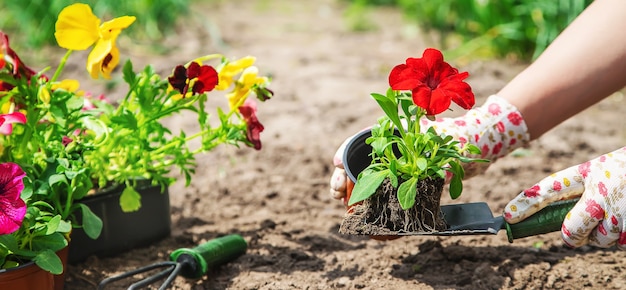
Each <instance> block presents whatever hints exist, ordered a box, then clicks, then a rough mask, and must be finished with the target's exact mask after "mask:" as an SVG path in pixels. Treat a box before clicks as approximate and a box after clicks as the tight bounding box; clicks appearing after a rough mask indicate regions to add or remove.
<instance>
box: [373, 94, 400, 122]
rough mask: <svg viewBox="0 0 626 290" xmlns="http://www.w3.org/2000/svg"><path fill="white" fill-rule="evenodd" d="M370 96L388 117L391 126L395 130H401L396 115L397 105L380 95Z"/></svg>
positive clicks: (398, 118)
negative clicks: (392, 125) (394, 127)
mask: <svg viewBox="0 0 626 290" xmlns="http://www.w3.org/2000/svg"><path fill="white" fill-rule="evenodd" d="M371 96H372V97H373V98H374V100H376V102H377V103H378V105H379V106H380V107H381V108H382V109H383V111H384V112H385V115H387V117H389V119H390V120H391V121H392V122H393V124H394V125H395V126H396V127H397V128H402V123H401V122H400V117H399V115H398V105H397V104H396V103H394V102H393V101H392V100H391V99H390V98H388V97H387V96H384V95H381V94H376V93H374V94H371Z"/></svg>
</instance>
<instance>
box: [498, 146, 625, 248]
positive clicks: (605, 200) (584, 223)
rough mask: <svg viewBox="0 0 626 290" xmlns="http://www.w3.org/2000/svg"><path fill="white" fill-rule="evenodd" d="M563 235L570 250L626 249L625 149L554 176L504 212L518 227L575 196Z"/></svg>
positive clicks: (547, 178) (538, 184)
mask: <svg viewBox="0 0 626 290" xmlns="http://www.w3.org/2000/svg"><path fill="white" fill-rule="evenodd" d="M581 194H582V196H581V198H580V201H578V202H577V203H576V205H575V206H574V208H573V209H572V210H571V211H570V212H569V213H568V214H567V216H566V217H565V220H564V221H563V227H562V228H561V234H562V236H563V241H564V242H565V243H566V244H567V245H569V246H571V247H580V246H582V245H585V244H587V243H588V244H590V245H592V246H598V247H602V248H608V247H610V246H612V245H614V244H615V243H617V247H618V248H620V249H626V196H625V195H626V147H623V148H620V149H618V150H616V151H613V152H611V153H608V154H605V155H602V156H600V157H598V158H596V159H593V160H591V161H587V162H585V163H582V164H580V165H576V166H572V167H570V168H567V169H565V170H562V171H560V172H557V173H555V174H552V175H550V176H548V177H546V178H544V179H543V180H541V181H540V182H539V183H537V184H535V185H534V186H532V187H531V188H529V189H527V190H524V191H523V192H522V193H520V194H519V195H518V196H517V197H515V199H513V200H512V201H511V202H509V204H507V206H506V208H505V210H504V216H505V219H506V220H507V222H509V223H516V222H519V221H521V220H523V219H525V218H526V217H528V216H530V215H532V214H534V213H535V212H537V211H539V210H541V209H542V208H544V207H545V206H546V205H548V204H550V203H552V202H555V201H558V200H564V199H570V198H572V197H575V196H580V195H581Z"/></svg>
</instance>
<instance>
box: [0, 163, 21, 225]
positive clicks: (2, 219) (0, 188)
mask: <svg viewBox="0 0 626 290" xmlns="http://www.w3.org/2000/svg"><path fill="white" fill-rule="evenodd" d="M24 176H26V173H24V171H23V170H22V168H20V167H19V166H18V165H17V164H15V163H10V162H8V163H2V164H0V235H6V234H10V233H12V232H14V231H16V230H17V229H18V228H19V227H20V226H21V225H22V220H23V219H24V215H26V203H24V201H23V200H22V199H21V198H20V194H21V193H22V190H24V182H23V180H22V179H23V178H24Z"/></svg>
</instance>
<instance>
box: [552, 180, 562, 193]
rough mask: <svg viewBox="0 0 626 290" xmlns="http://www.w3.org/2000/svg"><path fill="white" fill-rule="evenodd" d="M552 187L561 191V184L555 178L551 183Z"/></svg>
mask: <svg viewBox="0 0 626 290" xmlns="http://www.w3.org/2000/svg"><path fill="white" fill-rule="evenodd" d="M552 189H554V190H555V191H561V189H563V187H562V186H561V183H560V182H558V181H556V180H555V181H554V183H553V184H552Z"/></svg>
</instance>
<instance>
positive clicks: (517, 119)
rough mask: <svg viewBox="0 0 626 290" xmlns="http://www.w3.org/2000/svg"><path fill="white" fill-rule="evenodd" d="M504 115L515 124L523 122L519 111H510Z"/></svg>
mask: <svg viewBox="0 0 626 290" xmlns="http://www.w3.org/2000/svg"><path fill="white" fill-rule="evenodd" d="M506 117H507V119H509V121H510V122H511V124H513V125H515V126H519V125H520V124H521V123H522V122H523V119H522V115H520V114H519V113H516V112H513V113H510V114H509V115H507V116H506Z"/></svg>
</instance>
